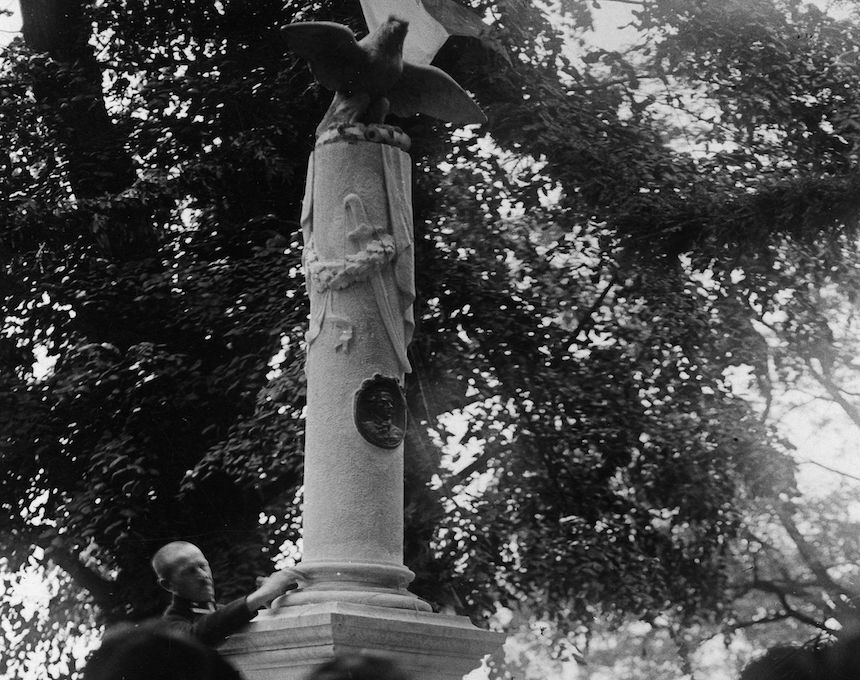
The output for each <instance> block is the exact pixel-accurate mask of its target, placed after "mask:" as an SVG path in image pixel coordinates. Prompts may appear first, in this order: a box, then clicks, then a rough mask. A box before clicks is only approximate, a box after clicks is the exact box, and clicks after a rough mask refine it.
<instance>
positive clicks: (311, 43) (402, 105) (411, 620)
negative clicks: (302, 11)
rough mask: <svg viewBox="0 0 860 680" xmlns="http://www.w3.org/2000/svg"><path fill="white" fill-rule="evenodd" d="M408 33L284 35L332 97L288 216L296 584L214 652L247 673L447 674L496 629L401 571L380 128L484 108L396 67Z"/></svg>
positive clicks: (329, 30) (395, 145)
mask: <svg viewBox="0 0 860 680" xmlns="http://www.w3.org/2000/svg"><path fill="white" fill-rule="evenodd" d="M407 30H408V26H407V24H406V22H404V21H401V20H398V19H396V18H393V17H392V18H390V19H389V20H388V21H387V22H385V23H383V24H382V25H380V26H379V27H378V29H377V30H375V31H373V32H372V33H371V34H370V35H369V36H367V37H366V38H364V39H363V40H361V41H360V42H357V41H356V40H355V38H354V36H353V34H352V32H351V31H350V30H349V29H348V28H346V27H344V26H341V25H339V24H334V23H328V22H306V23H299V24H290V25H289V26H286V27H284V34H285V36H286V38H287V41H288V43H289V44H290V46H291V47H292V49H293V50H295V51H296V52H297V53H298V54H299V55H300V56H302V57H304V58H306V59H307V60H308V62H309V63H310V67H311V71H312V72H313V74H314V76H315V78H316V79H317V80H318V81H319V82H320V84H322V85H323V86H324V87H326V88H328V89H330V90H333V91H334V92H335V95H334V100H333V101H332V105H331V107H330V108H329V110H328V112H327V113H326V116H325V117H324V119H323V121H322V123H320V125H319V126H318V128H317V141H316V145H315V148H314V151H313V154H312V155H311V158H310V161H309V166H308V175H307V184H306V191H305V197H304V201H303V207H302V231H303V237H304V255H303V262H304V268H305V275H306V280H307V286H308V292H309V295H310V302H311V313H310V322H309V328H308V331H307V336H306V340H307V348H308V349H307V363H306V373H307V381H308V395H307V420H306V428H305V467H304V469H305V479H304V510H303V556H302V561H301V563H300V564H299V565H298V566H297V568H298V569H299V570H300V571H301V572H302V573H304V574H305V575H306V577H307V578H306V579H305V580H304V581H303V583H302V584H301V586H300V587H299V588H298V589H297V590H295V591H291V592H290V593H288V594H287V595H284V596H283V597H281V598H279V599H278V600H276V601H275V603H274V605H273V608H272V609H271V610H267V611H264V612H262V613H261V614H260V615H258V616H257V618H256V619H255V620H254V621H253V622H252V623H251V624H250V626H249V627H248V628H247V629H246V630H245V631H243V632H242V633H240V634H238V635H234V636H233V637H232V638H230V639H229V640H228V641H227V642H226V643H225V644H224V645H223V647H222V648H221V652H222V653H223V654H224V655H226V656H227V657H228V658H230V659H231V661H233V662H234V663H235V665H237V666H238V667H239V668H240V670H241V671H242V672H243V674H244V675H245V677H246V678H248V680H299V679H300V678H303V677H304V676H305V675H307V673H308V672H309V671H310V670H311V669H312V668H313V667H314V666H316V665H318V664H319V663H321V662H323V661H325V660H328V659H330V658H331V657H332V656H335V655H338V654H342V653H347V652H364V653H374V654H377V655H382V656H387V657H390V658H394V659H395V660H397V661H398V662H399V663H400V664H401V666H403V668H404V669H405V670H406V671H407V672H409V673H410V674H411V675H412V677H413V678H414V679H415V680H425V679H426V680H430V679H431V678H433V679H439V680H441V679H442V678H450V679H451V680H454V679H457V678H461V677H462V676H463V675H464V674H465V673H468V672H469V671H471V670H472V669H474V668H477V667H478V666H479V665H480V662H481V660H482V658H483V656H484V655H485V654H487V653H490V652H492V651H494V650H496V649H497V648H498V647H499V646H500V645H501V643H502V639H503V636H502V635H501V634H497V633H490V632H488V631H484V630H481V629H478V628H476V627H475V626H474V625H472V623H471V622H470V621H469V620H468V619H466V618H464V617H456V616H449V615H442V614H435V613H433V612H432V608H431V606H430V605H429V604H428V603H426V602H424V601H423V600H421V599H419V598H418V597H416V596H415V595H413V594H412V593H410V592H409V590H408V588H407V587H408V585H409V583H410V582H411V580H412V578H413V576H414V574H413V573H412V572H411V571H410V570H409V569H408V568H406V567H405V566H404V564H403V438H404V433H405V429H406V402H405V397H404V392H403V381H404V376H405V374H406V373H408V372H410V370H411V368H410V365H409V359H408V357H407V351H406V350H407V347H408V345H409V342H410V340H411V337H412V330H413V318H412V303H413V301H414V299H415V282H414V264H413V235H412V195H411V163H410V159H409V155H408V154H407V153H406V151H407V149H408V147H409V139H408V137H407V136H406V135H405V134H404V133H403V132H402V131H401V130H400V129H398V128H395V127H392V126H389V125H385V124H384V118H385V116H386V114H387V112H388V111H389V110H391V111H393V112H396V113H397V114H398V115H411V114H414V113H417V112H422V113H426V114H429V115H432V116H435V117H437V118H440V119H442V120H447V121H451V122H454V123H456V124H466V123H475V122H482V121H484V120H485V118H484V115H483V113H482V112H481V111H480V109H478V107H477V106H476V105H475V103H474V102H473V101H472V100H471V98H470V97H469V96H468V94H467V93H466V92H465V91H464V90H462V89H461V88H460V87H459V85H457V83H456V82H454V80H453V79H451V78H450V77H449V76H447V75H446V74H445V73H444V72H442V71H441V70H439V69H436V68H434V67H432V66H428V65H416V64H410V63H404V62H403V59H402V56H401V50H402V46H403V40H404V38H405V35H406V32H407Z"/></svg>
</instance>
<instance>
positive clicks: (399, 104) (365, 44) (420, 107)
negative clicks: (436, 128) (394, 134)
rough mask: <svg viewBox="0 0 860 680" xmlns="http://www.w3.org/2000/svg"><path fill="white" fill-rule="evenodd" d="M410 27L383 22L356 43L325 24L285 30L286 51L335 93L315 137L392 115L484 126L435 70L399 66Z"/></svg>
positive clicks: (343, 28)
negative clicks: (339, 126) (335, 127)
mask: <svg viewBox="0 0 860 680" xmlns="http://www.w3.org/2000/svg"><path fill="white" fill-rule="evenodd" d="M408 29H409V24H408V22H406V21H402V20H401V19H397V18H395V17H393V16H392V17H389V18H388V21H386V22H385V23H383V24H380V26H379V27H378V28H377V29H376V30H375V31H373V32H372V33H370V34H369V35H367V36H365V37H364V38H362V39H361V40H360V41H356V39H355V35H354V34H353V32H352V31H351V30H350V29H349V28H347V27H346V26H343V25H341V24H336V23H334V22H330V21H306V22H300V23H294V24H288V25H286V26H284V27H282V29H281V30H282V32H283V35H284V37H285V38H286V40H287V44H288V45H289V46H290V48H291V49H292V50H293V51H294V52H295V53H296V54H298V55H299V56H300V57H302V58H304V59H306V60H307V62H308V65H309V66H310V70H311V73H312V74H313V76H314V78H315V79H316V81H317V82H318V83H319V84H320V85H322V86H323V87H324V88H326V89H328V90H332V91H334V93H335V96H334V100H333V101H332V103H331V106H330V107H329V109H328V111H327V112H326V115H325V117H324V118H323V120H322V122H321V123H320V124H319V126H318V127H317V135H320V134H321V133H322V132H323V131H325V130H326V129H328V128H329V127H331V126H332V125H337V124H340V123H355V122H361V123H382V122H383V120H384V118H385V116H386V115H387V114H388V113H389V110H390V112H391V113H393V114H395V115H397V116H401V117H407V116H412V115H415V114H416V113H424V114H426V115H428V116H433V117H434V118H438V119H439V120H444V121H448V122H450V123H454V124H455V125H466V124H469V123H483V122H485V121H486V120H487V118H486V116H485V115H484V114H483V112H482V111H481V109H479V108H478V105H477V104H475V102H474V101H472V98H471V97H470V96H469V94H468V93H467V92H466V91H465V90H464V89H463V88H462V87H460V86H459V85H458V84H457V83H456V81H455V80H454V79H453V78H451V77H450V76H449V75H448V74H447V73H445V72H444V71H442V70H441V69H438V68H436V67H435V66H429V65H427V66H423V65H418V64H411V63H409V62H405V61H403V41H404V40H405V39H406V32H407V31H408Z"/></svg>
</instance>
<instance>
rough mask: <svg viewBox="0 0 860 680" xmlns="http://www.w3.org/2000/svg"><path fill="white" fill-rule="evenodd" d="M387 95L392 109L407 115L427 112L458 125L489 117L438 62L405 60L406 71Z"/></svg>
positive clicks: (404, 67) (481, 121) (478, 121)
mask: <svg viewBox="0 0 860 680" xmlns="http://www.w3.org/2000/svg"><path fill="white" fill-rule="evenodd" d="M386 96H387V97H388V99H389V101H390V102H391V112H392V113H393V114H395V115H397V116H401V117H403V118H405V117H408V116H412V115H415V114H416V113H423V114H426V115H428V116H432V117H433V118H438V119H439V120H444V121H447V122H449V123H454V124H455V125H468V124H469V123H485V122H486V121H487V117H486V116H485V115H484V112H483V111H481V109H480V108H478V105H477V104H476V103H475V102H474V101H473V100H472V98H471V97H470V96H469V93H468V92H466V91H465V90H464V89H463V88H462V87H460V86H459V85H458V84H457V81H456V80H454V79H453V78H452V77H451V76H449V75H448V74H447V73H445V72H444V71H443V70H441V69H438V68H436V67H435V66H422V65H418V64H410V63H404V64H403V75H402V76H401V77H400V80H398V81H397V84H396V85H395V86H394V88H393V89H392V90H391V91H390V92H388V94H387V95H386Z"/></svg>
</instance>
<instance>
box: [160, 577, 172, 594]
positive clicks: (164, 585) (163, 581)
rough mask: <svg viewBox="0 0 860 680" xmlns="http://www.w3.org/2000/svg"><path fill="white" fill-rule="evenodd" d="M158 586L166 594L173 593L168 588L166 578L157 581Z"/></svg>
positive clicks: (168, 584)
mask: <svg viewBox="0 0 860 680" xmlns="http://www.w3.org/2000/svg"><path fill="white" fill-rule="evenodd" d="M158 585H160V586H161V587H162V588H164V589H165V590H166V591H167V592H168V593H172V592H173V589H172V588H171V587H170V581H168V580H167V579H166V578H160V579H158Z"/></svg>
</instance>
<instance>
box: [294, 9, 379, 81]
mask: <svg viewBox="0 0 860 680" xmlns="http://www.w3.org/2000/svg"><path fill="white" fill-rule="evenodd" d="M281 33H282V34H283V36H284V38H285V39H286V41H287V44H288V45H289V46H290V49H291V50H293V52H295V53H296V54H297V55H299V56H300V57H302V58H303V59H305V60H307V62H308V65H309V66H310V69H311V73H312V74H313V76H314V78H315V79H316V80H317V82H318V83H319V84H320V85H322V86H323V87H324V88H326V89H327V90H332V91H333V92H339V91H343V90H348V89H350V86H351V84H352V82H353V81H354V80H355V73H356V66H357V65H358V64H361V63H363V62H364V61H365V60H366V54H365V52H364V51H363V50H362V49H361V47H359V45H358V42H356V40H355V35H354V34H353V32H352V31H351V30H350V29H349V28H347V27H346V26H344V25H342V24H336V23H334V22H333V21H303V22H298V23H295V24H287V25H286V26H282V27H281Z"/></svg>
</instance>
